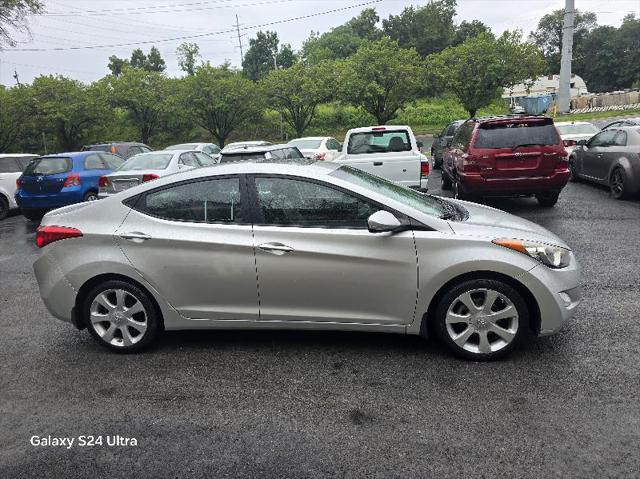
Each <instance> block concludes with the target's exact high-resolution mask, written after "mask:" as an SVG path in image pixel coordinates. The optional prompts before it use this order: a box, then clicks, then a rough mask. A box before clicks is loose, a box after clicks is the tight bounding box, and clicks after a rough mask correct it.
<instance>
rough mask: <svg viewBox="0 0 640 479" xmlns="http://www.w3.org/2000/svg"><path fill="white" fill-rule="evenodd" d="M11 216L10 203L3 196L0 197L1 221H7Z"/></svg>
mask: <svg viewBox="0 0 640 479" xmlns="http://www.w3.org/2000/svg"><path fill="white" fill-rule="evenodd" d="M8 215H9V202H8V201H7V200H6V198H4V197H3V196H0V220H3V219H5V218H6V217H7V216H8Z"/></svg>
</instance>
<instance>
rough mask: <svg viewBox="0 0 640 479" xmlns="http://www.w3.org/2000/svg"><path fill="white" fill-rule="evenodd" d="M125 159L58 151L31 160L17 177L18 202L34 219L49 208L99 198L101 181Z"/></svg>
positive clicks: (86, 152)
mask: <svg viewBox="0 0 640 479" xmlns="http://www.w3.org/2000/svg"><path fill="white" fill-rule="evenodd" d="M122 163H124V160H123V159H122V158H120V157H119V156H115V155H111V154H109V153H103V152H97V151H82V152H77V153H57V154H55V155H46V156H41V157H38V158H34V159H33V160H31V162H30V163H29V165H27V167H26V168H25V170H24V172H23V173H22V176H21V177H20V178H19V179H18V180H17V187H18V188H17V190H16V203H18V206H19V207H20V209H21V210H22V214H23V215H24V216H26V217H27V218H29V219H30V220H38V219H40V218H41V217H42V216H43V215H44V214H45V213H46V212H47V211H48V210H52V209H55V208H60V207H62V206H67V205H71V204H74V203H80V202H82V201H92V200H96V199H98V180H99V178H100V177H101V176H103V175H108V174H109V173H111V172H112V171H113V170H115V169H116V168H118V167H119V166H120V165H121V164H122Z"/></svg>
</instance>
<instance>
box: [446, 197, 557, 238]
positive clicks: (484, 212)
mask: <svg viewBox="0 0 640 479" xmlns="http://www.w3.org/2000/svg"><path fill="white" fill-rule="evenodd" d="M447 200H448V201H452V202H454V203H456V204H458V205H460V206H463V207H464V208H465V209H466V210H467V211H468V212H469V217H468V218H467V219H466V220H463V221H450V222H449V226H450V227H451V229H452V230H453V232H454V233H455V234H458V235H465V236H476V237H478V236H480V237H484V238H490V239H497V238H513V239H520V240H528V241H540V242H542V243H548V244H553V245H557V246H562V247H563V248H569V246H568V245H567V244H566V243H565V242H564V241H563V240H562V239H560V238H559V237H558V236H557V235H555V234H554V233H552V232H551V231H549V230H548V229H546V228H543V227H542V226H540V225H538V224H536V223H533V222H532V221H529V220H525V219H522V218H520V217H518V216H515V215H512V214H509V213H505V212H504V211H502V210H499V209H496V208H491V207H490V206H484V205H479V204H476V203H471V202H468V201H460V200H452V199H449V198H447Z"/></svg>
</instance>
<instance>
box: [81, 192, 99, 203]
mask: <svg viewBox="0 0 640 479" xmlns="http://www.w3.org/2000/svg"><path fill="white" fill-rule="evenodd" d="M97 199H98V193H96V192H95V191H87V192H86V193H85V195H84V201H96V200H97Z"/></svg>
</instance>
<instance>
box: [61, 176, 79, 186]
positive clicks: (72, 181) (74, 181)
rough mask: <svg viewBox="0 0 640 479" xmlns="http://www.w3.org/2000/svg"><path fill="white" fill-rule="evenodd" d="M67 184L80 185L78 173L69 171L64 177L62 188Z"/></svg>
mask: <svg viewBox="0 0 640 479" xmlns="http://www.w3.org/2000/svg"><path fill="white" fill-rule="evenodd" d="M68 186H80V173H71V174H70V175H69V176H67V177H66V178H65V179H64V183H63V184H62V187H63V188H66V187H68Z"/></svg>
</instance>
